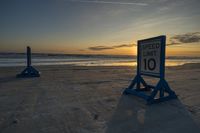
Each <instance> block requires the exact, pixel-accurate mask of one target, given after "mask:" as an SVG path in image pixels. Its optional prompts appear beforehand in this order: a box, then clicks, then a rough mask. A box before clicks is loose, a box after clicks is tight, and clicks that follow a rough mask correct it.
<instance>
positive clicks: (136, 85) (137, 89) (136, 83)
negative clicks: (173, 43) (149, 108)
mask: <svg viewBox="0 0 200 133" xmlns="http://www.w3.org/2000/svg"><path fill="white" fill-rule="evenodd" d="M155 40H156V41H159V44H160V46H161V47H160V59H159V64H160V66H159V67H160V68H159V73H151V72H149V71H147V72H146V71H142V69H141V54H143V53H141V52H142V51H141V44H145V43H147V44H148V42H153V41H155ZM149 44H150V43H149ZM165 44H166V36H158V37H154V38H150V39H145V40H140V41H138V55H137V75H136V76H135V78H134V79H133V81H132V83H131V84H130V86H129V87H128V88H126V89H125V90H124V92H123V94H133V95H136V96H139V97H142V98H144V99H145V100H146V101H147V104H152V103H157V102H162V101H166V100H170V99H174V98H177V96H176V94H175V92H174V91H172V90H171V88H170V87H169V85H168V83H167V81H166V80H165ZM151 59H153V58H151ZM155 63H156V62H155ZM145 67H146V64H145ZM151 68H154V66H153V67H151ZM150 70H151V69H150ZM142 76H150V77H154V78H159V81H158V83H157V84H156V85H155V86H153V85H148V84H147V83H146V82H145V80H144V79H143V77H142ZM141 85H143V88H141ZM144 91H150V95H147V94H146V93H145V92H144ZM157 94H159V96H157V97H156V95H157Z"/></svg>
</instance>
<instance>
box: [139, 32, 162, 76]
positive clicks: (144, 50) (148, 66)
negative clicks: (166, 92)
mask: <svg viewBox="0 0 200 133" xmlns="http://www.w3.org/2000/svg"><path fill="white" fill-rule="evenodd" d="M164 60H165V36H159V37H156V38H150V39H146V40H140V41H138V66H139V68H138V69H139V73H140V74H142V75H148V76H158V77H160V76H161V74H164V72H163V71H164V62H165V61H164Z"/></svg>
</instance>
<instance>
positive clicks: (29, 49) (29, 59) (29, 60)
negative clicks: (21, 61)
mask: <svg viewBox="0 0 200 133" xmlns="http://www.w3.org/2000/svg"><path fill="white" fill-rule="evenodd" d="M30 66H31V48H30V47H29V46H28V47H27V67H30Z"/></svg>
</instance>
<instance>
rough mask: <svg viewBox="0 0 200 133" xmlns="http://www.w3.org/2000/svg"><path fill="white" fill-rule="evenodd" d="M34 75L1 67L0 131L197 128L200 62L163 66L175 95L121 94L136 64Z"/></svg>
mask: <svg viewBox="0 0 200 133" xmlns="http://www.w3.org/2000/svg"><path fill="white" fill-rule="evenodd" d="M36 68H37V69H38V70H39V71H40V72H41V77H39V78H27V79H23V78H19V79H17V78H16V77H15V75H16V74H18V73H19V72H20V71H21V70H23V67H7V68H6V67H5V68H0V133H104V132H106V133H116V132H119V133H129V132H130V133H134V132H140V133H155V132H156V133H177V132H181V133H188V132H194V133H195V132H198V130H199V127H200V87H199V86H200V64H186V65H184V66H178V67H167V68H166V80H167V81H168V83H169V85H170V86H171V88H172V89H173V90H174V91H175V92H176V94H177V95H178V99H176V100H171V101H167V102H163V103H159V104H154V105H146V104H145V101H144V100H143V99H141V98H138V97H135V96H131V95H122V92H123V90H124V88H125V87H127V86H128V85H129V83H130V82H131V79H132V78H133V77H134V76H135V70H136V68H135V67H80V66H66V65H62V66H39V67H36Z"/></svg>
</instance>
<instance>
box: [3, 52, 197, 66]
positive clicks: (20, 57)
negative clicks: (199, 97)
mask: <svg viewBox="0 0 200 133" xmlns="http://www.w3.org/2000/svg"><path fill="white" fill-rule="evenodd" d="M186 63H200V57H167V58H166V66H178V65H183V64H186ZM25 65H26V54H23V53H21V54H13V53H3V54H0V67H9V66H25ZM32 65H33V66H41V65H75V66H136V65H137V59H136V57H135V56H116V55H66V54H33V55H32Z"/></svg>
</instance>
